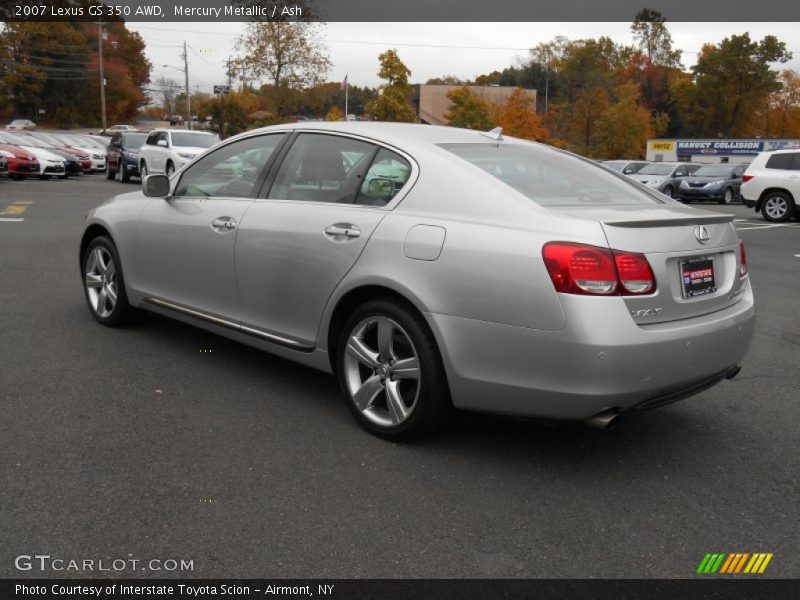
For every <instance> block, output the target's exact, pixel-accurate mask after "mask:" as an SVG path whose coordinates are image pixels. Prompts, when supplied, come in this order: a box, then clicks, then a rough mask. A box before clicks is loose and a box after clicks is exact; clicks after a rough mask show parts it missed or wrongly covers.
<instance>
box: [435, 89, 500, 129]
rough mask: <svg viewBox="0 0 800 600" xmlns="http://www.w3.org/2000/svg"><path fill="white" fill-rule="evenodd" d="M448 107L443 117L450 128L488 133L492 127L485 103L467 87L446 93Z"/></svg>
mask: <svg viewBox="0 0 800 600" xmlns="http://www.w3.org/2000/svg"><path fill="white" fill-rule="evenodd" d="M447 97H448V98H449V100H450V107H449V108H448V109H447V112H446V113H445V115H444V117H445V119H447V124H448V125H450V126H451V127H463V128H465V129H477V130H479V131H488V130H489V129H492V127H494V123H493V122H492V121H491V119H490V118H489V106H488V105H487V103H486V102H485V101H483V100H481V99H480V98H478V97H477V96H475V94H473V93H472V92H471V91H470V89H469V88H468V87H467V86H463V87H460V88H457V89H455V90H452V91H450V92H448V93H447Z"/></svg>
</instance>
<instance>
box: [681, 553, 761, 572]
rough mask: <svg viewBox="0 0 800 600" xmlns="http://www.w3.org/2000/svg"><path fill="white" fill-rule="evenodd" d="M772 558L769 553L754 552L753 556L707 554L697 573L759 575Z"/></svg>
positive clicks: (747, 554)
mask: <svg viewBox="0 0 800 600" xmlns="http://www.w3.org/2000/svg"><path fill="white" fill-rule="evenodd" d="M772 556H773V554H772V553H771V552H769V553H767V552H756V553H755V554H750V553H749V552H732V553H726V552H714V553H711V552H709V553H707V554H706V555H705V556H704V557H703V560H701V561H700V566H698V567H697V572H698V573H700V574H701V575H713V574H715V573H719V574H725V575H736V574H739V573H744V574H748V575H755V574H761V573H763V572H764V571H765V570H766V568H767V565H768V564H769V561H771V560H772Z"/></svg>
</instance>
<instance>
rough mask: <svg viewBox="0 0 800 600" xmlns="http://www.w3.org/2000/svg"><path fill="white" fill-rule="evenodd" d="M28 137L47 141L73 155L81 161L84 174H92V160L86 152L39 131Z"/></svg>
mask: <svg viewBox="0 0 800 600" xmlns="http://www.w3.org/2000/svg"><path fill="white" fill-rule="evenodd" d="M28 135H30V136H31V137H35V138H38V139H40V140H42V141H45V142H47V143H48V144H52V145H53V146H55V147H56V148H58V149H59V150H61V151H62V152H68V153H69V154H72V155H73V156H74V157H75V158H77V159H78V160H79V161H80V163H81V169H83V172H84V173H91V172H92V159H91V157H90V156H89V155H88V154H86V152H85V151H83V150H78V149H77V148H70V147H69V146H65V145H64V143H63V142H61V141H60V140H59V139H58V138H57V137H55V136H53V135H50V134H48V133H43V132H38V131H37V132H36V133H29V134H28Z"/></svg>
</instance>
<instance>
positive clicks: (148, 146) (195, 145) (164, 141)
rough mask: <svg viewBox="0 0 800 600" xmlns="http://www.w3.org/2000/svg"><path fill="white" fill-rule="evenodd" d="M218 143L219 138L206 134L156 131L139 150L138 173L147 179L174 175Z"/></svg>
mask: <svg viewBox="0 0 800 600" xmlns="http://www.w3.org/2000/svg"><path fill="white" fill-rule="evenodd" d="M218 141H219V136H218V135H216V134H215V133H208V132H206V131H188V130H186V129H154V130H153V131H151V132H150V133H149V134H148V135H147V139H146V140H145V142H144V145H143V146H142V147H141V149H140V150H139V172H140V173H141V175H142V179H144V177H145V175H147V174H149V173H166V174H167V176H169V177H171V176H172V174H173V173H174V172H175V171H177V170H179V169H181V168H182V167H183V165H185V164H186V163H188V162H189V161H190V160H192V159H193V158H194V157H195V156H197V155H198V154H202V153H203V152H205V151H206V150H208V149H209V148H211V146H213V145H214V144H216V143H217V142H218Z"/></svg>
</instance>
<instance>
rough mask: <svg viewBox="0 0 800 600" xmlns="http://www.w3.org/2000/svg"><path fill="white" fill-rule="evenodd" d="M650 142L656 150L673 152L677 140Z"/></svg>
mask: <svg viewBox="0 0 800 600" xmlns="http://www.w3.org/2000/svg"><path fill="white" fill-rule="evenodd" d="M650 144H651V147H652V149H653V150H654V151H656V152H659V151H661V152H672V151H673V150H675V142H650Z"/></svg>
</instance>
